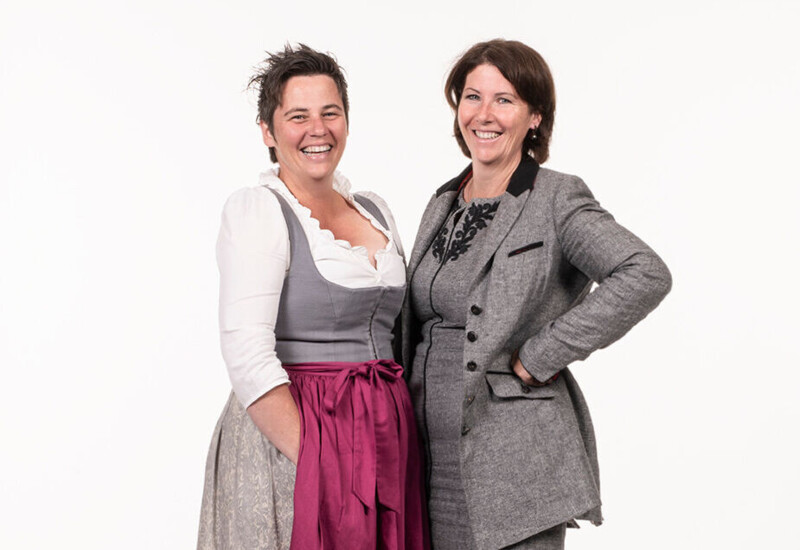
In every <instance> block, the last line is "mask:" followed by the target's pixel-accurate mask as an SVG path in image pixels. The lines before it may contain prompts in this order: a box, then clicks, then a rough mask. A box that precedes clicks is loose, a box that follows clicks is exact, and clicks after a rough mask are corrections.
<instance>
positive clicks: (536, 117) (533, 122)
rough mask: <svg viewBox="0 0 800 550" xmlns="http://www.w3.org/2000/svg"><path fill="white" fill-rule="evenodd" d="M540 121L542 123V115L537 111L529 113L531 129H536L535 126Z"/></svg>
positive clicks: (536, 126) (537, 125)
mask: <svg viewBox="0 0 800 550" xmlns="http://www.w3.org/2000/svg"><path fill="white" fill-rule="evenodd" d="M541 123H542V115H540V114H539V113H533V114H532V115H531V125H530V128H531V130H536V128H538V127H539V125H540V124H541Z"/></svg>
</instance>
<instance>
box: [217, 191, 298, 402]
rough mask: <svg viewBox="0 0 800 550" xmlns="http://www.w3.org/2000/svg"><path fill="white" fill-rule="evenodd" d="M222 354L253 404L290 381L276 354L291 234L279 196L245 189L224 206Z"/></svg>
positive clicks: (242, 395)
mask: <svg viewBox="0 0 800 550" xmlns="http://www.w3.org/2000/svg"><path fill="white" fill-rule="evenodd" d="M217 264H218V266H219V274H220V288H219V327H220V341H221V346H222V356H223V358H224V359H225V364H226V365H227V367H228V374H229V376H230V379H231V384H232V385H233V390H234V392H235V393H236V396H237V398H238V399H239V401H240V402H241V403H242V405H243V406H245V407H247V406H249V405H250V404H252V403H253V401H255V400H256V399H258V398H259V397H260V396H262V395H264V394H265V393H266V392H268V391H269V390H271V389H272V388H274V387H276V386H278V385H280V384H285V383H288V382H289V377H288V375H287V374H286V371H284V370H283V368H282V367H281V362H280V361H279V360H278V356H277V355H276V354H275V321H276V319H277V317H278V304H279V302H280V297H281V289H282V287H283V279H284V276H285V274H286V270H287V268H288V265H289V235H288V230H287V229H286V223H285V222H284V218H283V213H282V212H281V208H280V205H279V204H278V200H277V199H276V198H275V196H274V195H273V194H272V193H271V192H270V191H269V190H268V189H266V188H264V187H254V188H248V189H241V190H239V191H237V192H236V193H234V194H233V195H231V197H230V198H229V199H228V201H227V203H226V204H225V208H224V210H223V212H222V225H221V227H220V231H219V238H218V240H217Z"/></svg>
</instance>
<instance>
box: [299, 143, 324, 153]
mask: <svg viewBox="0 0 800 550" xmlns="http://www.w3.org/2000/svg"><path fill="white" fill-rule="evenodd" d="M330 150H331V146H330V145H312V146H309V147H303V148H302V149H301V151H303V152H304V153H326V152H328V151H330Z"/></svg>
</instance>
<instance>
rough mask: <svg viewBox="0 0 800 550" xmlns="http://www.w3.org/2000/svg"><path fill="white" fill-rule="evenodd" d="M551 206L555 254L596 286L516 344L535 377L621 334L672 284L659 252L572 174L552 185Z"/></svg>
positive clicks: (550, 372) (546, 375)
mask: <svg viewBox="0 0 800 550" xmlns="http://www.w3.org/2000/svg"><path fill="white" fill-rule="evenodd" d="M552 209H553V215H554V223H555V225H556V227H555V229H556V234H557V235H558V240H559V245H560V247H561V251H562V254H563V255H564V256H565V257H566V258H567V260H568V261H569V262H570V263H571V264H572V265H573V266H575V267H576V268H577V269H579V270H580V271H581V272H583V273H584V274H585V275H586V276H587V277H589V278H590V279H592V280H593V281H595V282H597V283H598V286H597V288H596V289H595V290H594V291H593V292H591V293H589V294H588V295H587V296H586V298H585V299H584V300H583V301H582V302H580V303H579V304H577V305H575V306H574V307H572V308H571V309H569V310H568V311H567V312H565V313H564V314H563V315H561V316H559V317H558V318H556V319H554V320H553V321H551V322H550V323H548V324H546V325H545V326H544V327H542V329H541V330H540V331H539V332H538V333H537V334H535V335H534V336H532V337H531V338H529V339H528V340H527V341H526V342H525V343H524V344H523V346H522V347H521V348H520V350H519V359H520V361H521V364H522V365H524V367H525V370H526V371H527V372H528V373H530V375H531V376H532V377H533V378H534V379H536V380H538V381H546V380H549V379H550V378H551V377H552V376H554V375H555V374H556V373H558V372H559V371H560V370H561V369H563V368H564V367H566V366H567V365H569V364H570V363H572V362H573V361H577V360H581V359H585V358H586V357H588V356H589V354H590V353H592V352H593V351H595V350H597V349H599V348H603V347H606V346H608V345H609V344H611V343H612V342H614V341H616V340H618V339H619V338H621V337H622V336H623V335H624V334H625V333H626V332H628V331H629V330H630V329H631V328H632V327H633V326H634V325H635V324H636V323H638V322H639V321H641V320H642V319H643V318H644V317H645V316H646V315H647V314H648V313H650V311H652V310H653V309H654V308H655V307H656V306H657V305H658V304H659V303H660V302H661V300H662V299H663V298H664V296H666V294H667V293H668V292H669V290H670V288H671V286H672V277H671V275H670V272H669V270H668V269H667V266H666V265H665V264H664V262H663V261H662V260H661V258H659V257H658V255H657V254H656V253H655V252H653V250H651V249H650V247H648V246H647V245H646V244H645V243H644V242H642V241H641V240H640V239H639V238H638V237H636V236H635V235H634V234H633V233H631V232H630V231H628V230H627V229H625V228H624V227H622V226H621V225H619V224H618V223H617V222H616V221H615V220H614V218H613V216H611V214H609V213H608V212H606V211H605V210H604V209H603V208H602V207H601V206H600V205H599V204H598V202H597V201H596V200H595V199H594V197H593V196H592V193H591V192H590V191H589V189H588V188H587V187H586V184H584V183H583V181H581V180H580V179H579V178H576V177H574V176H564V178H563V179H562V180H561V181H559V182H557V183H556V189H555V191H554V195H553V202H552Z"/></svg>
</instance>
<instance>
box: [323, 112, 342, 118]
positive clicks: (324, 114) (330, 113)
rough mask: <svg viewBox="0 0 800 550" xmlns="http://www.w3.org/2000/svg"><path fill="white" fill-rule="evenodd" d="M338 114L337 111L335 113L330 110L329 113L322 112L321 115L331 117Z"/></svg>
mask: <svg viewBox="0 0 800 550" xmlns="http://www.w3.org/2000/svg"><path fill="white" fill-rule="evenodd" d="M338 114H339V113H335V112H333V111H331V112H329V113H322V116H324V117H325V118H333V117H335V116H337V115H338Z"/></svg>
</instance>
